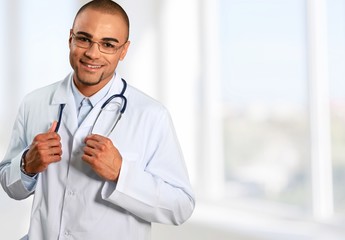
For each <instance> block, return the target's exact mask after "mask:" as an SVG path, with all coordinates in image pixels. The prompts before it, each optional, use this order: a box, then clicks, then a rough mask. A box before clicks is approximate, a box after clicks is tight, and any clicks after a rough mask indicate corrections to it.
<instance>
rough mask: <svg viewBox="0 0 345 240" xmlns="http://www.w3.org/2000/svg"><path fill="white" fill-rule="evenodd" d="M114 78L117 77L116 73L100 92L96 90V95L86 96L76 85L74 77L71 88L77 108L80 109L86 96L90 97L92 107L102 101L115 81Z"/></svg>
mask: <svg viewBox="0 0 345 240" xmlns="http://www.w3.org/2000/svg"><path fill="white" fill-rule="evenodd" d="M114 78H115V74H114V76H113V78H112V79H111V80H110V81H109V82H108V83H107V84H106V85H105V86H104V87H103V88H101V90H99V91H98V92H96V93H95V94H94V95H92V96H91V97H89V98H88V97H86V96H84V95H83V94H82V93H81V92H80V91H79V90H78V88H77V86H76V85H75V83H74V81H73V79H72V81H71V85H72V86H71V88H72V93H73V96H74V100H75V104H76V109H79V107H80V104H81V102H82V101H83V99H84V98H88V99H89V100H90V103H91V105H92V107H94V106H96V104H97V103H98V102H99V101H101V100H102V99H103V98H104V97H105V96H106V95H107V94H108V92H109V90H110V88H111V86H112V84H113V82H114Z"/></svg>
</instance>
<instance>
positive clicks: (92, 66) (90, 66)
mask: <svg viewBox="0 0 345 240" xmlns="http://www.w3.org/2000/svg"><path fill="white" fill-rule="evenodd" d="M87 66H88V67H89V68H94V69H95V68H100V67H101V66H94V65H87Z"/></svg>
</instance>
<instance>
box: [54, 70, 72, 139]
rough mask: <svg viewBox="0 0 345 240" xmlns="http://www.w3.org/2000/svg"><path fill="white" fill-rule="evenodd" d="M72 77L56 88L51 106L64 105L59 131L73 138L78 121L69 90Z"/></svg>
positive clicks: (68, 77) (70, 75)
mask: <svg viewBox="0 0 345 240" xmlns="http://www.w3.org/2000/svg"><path fill="white" fill-rule="evenodd" d="M72 76H73V73H71V74H69V75H68V76H67V77H66V78H65V79H64V80H63V81H62V82H61V84H60V85H59V86H58V88H57V89H56V91H55V93H54V95H53V98H52V105H60V104H65V108H64V110H63V114H62V120H61V125H60V129H61V128H64V129H67V130H68V132H69V133H70V134H71V135H72V136H73V135H74V133H75V132H76V130H77V129H78V120H77V111H76V109H75V102H74V101H75V100H74V97H73V93H72V89H71V81H72Z"/></svg>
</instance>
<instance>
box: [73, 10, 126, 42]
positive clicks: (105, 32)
mask: <svg viewBox="0 0 345 240" xmlns="http://www.w3.org/2000/svg"><path fill="white" fill-rule="evenodd" d="M73 30H74V32H87V33H89V34H91V35H92V36H93V37H94V38H99V39H101V38H105V37H113V38H117V39H119V40H120V41H121V40H123V41H125V39H126V36H127V34H128V33H127V32H128V30H127V26H126V23H125V21H124V20H123V18H122V17H121V15H119V14H109V13H103V12H101V11H98V10H94V9H85V10H84V11H82V12H81V13H80V14H79V15H78V16H77V17H76V19H75V21H74V25H73Z"/></svg>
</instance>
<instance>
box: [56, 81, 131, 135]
mask: <svg viewBox="0 0 345 240" xmlns="http://www.w3.org/2000/svg"><path fill="white" fill-rule="evenodd" d="M121 80H122V82H123V88H122V90H121V92H120V93H119V94H114V95H112V96H110V97H109V98H108V99H107V100H106V101H105V102H104V103H103V104H102V106H101V109H100V111H99V113H98V115H97V117H96V119H95V121H94V123H93V125H92V128H91V133H92V132H93V129H94V127H95V125H96V122H97V120H98V118H99V116H100V115H101V113H102V111H103V110H104V109H105V107H106V106H107V105H108V104H109V103H110V102H111V101H112V100H113V99H114V98H120V99H121V100H122V107H121V110H120V112H119V114H118V116H117V117H116V118H115V121H114V123H113V125H112V127H111V129H110V131H109V133H108V134H106V136H108V135H109V134H110V133H112V132H113V130H114V128H115V127H116V125H117V123H118V122H119V121H120V119H121V116H122V114H123V113H124V112H125V111H126V107H127V98H126V97H125V95H124V93H125V92H126V89H127V82H126V81H125V80H124V79H123V78H121ZM65 106H66V104H64V103H62V104H60V108H59V118H58V122H57V125H56V128H55V132H58V131H59V128H60V125H61V119H62V113H63V109H64V108H65Z"/></svg>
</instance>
